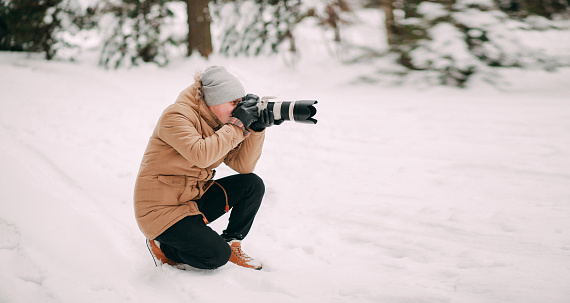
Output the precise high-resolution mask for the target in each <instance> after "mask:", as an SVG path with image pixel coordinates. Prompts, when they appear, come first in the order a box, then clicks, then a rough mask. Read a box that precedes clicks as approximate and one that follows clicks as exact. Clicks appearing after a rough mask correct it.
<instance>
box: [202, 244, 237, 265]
mask: <svg viewBox="0 0 570 303" xmlns="http://www.w3.org/2000/svg"><path fill="white" fill-rule="evenodd" d="M231 254H232V250H231V248H230V246H229V245H228V244H227V243H224V245H223V246H220V247H219V248H218V249H215V250H212V251H211V252H210V254H209V255H208V257H207V258H206V259H205V260H202V264H203V265H204V269H216V268H218V267H221V266H224V265H225V264H226V263H228V261H229V260H230V256H231Z"/></svg>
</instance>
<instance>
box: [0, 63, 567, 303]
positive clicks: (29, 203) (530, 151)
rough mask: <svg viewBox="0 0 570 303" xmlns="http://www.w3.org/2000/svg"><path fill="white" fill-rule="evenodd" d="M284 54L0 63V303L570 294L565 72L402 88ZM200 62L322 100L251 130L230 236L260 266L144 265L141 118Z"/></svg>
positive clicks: (148, 121) (264, 88)
mask: <svg viewBox="0 0 570 303" xmlns="http://www.w3.org/2000/svg"><path fill="white" fill-rule="evenodd" d="M300 60H301V61H300V62H299V63H298V64H296V65H295V67H291V66H289V65H288V64H286V63H284V62H283V61H282V60H279V59H278V58H277V57H270V58H243V57H232V58H225V57H219V56H217V55H214V56H213V57H212V58H210V60H209V61H204V60H203V59H200V58H197V57H191V58H188V59H176V60H173V61H172V62H171V64H170V65H169V66H168V67H167V68H164V69H159V68H156V67H154V66H153V65H145V66H142V67H139V68H132V69H124V70H117V71H109V70H104V69H102V68H99V67H97V66H96V64H95V61H96V60H89V59H86V60H79V61H77V62H75V63H71V62H64V61H50V62H47V61H44V60H42V56H41V55H37V56H36V55H31V56H30V55H26V54H21V53H7V52H1V53H0V70H1V71H2V72H1V73H0V90H1V91H2V95H1V102H0V105H1V108H0V139H1V141H2V145H0V167H1V168H2V170H1V173H0V178H1V182H0V192H2V196H3V199H2V203H0V302H127V301H132V302H188V301H192V302H224V301H230V300H231V301H232V302H398V303H404V302H462V303H469V302H477V303H478V302H517V303H518V302H537V303H538V302H551V303H553V302H560V303H562V302H569V301H570V289H569V288H568V281H570V220H569V219H570V136H569V135H568V134H569V133H570V106H569V104H568V101H569V99H568V96H569V93H570V86H569V85H568V84H569V82H568V79H570V70H568V69H559V70H558V71H557V72H553V73H547V72H544V71H526V72H525V71H520V70H516V69H504V70H498V73H500V74H501V75H502V77H503V78H502V79H503V80H501V82H500V83H498V84H495V85H489V84H488V83H487V82H485V80H484V79H482V78H481V79H478V78H476V79H474V82H473V83H471V85H470V86H469V87H468V88H466V89H456V88H449V87H429V86H427V85H424V86H422V89H418V88H417V87H415V86H412V85H410V84H408V85H402V86H393V85H391V84H390V82H389V81H381V82H374V83H359V82H358V81H355V80H356V79H359V78H361V77H362V76H363V75H369V74H371V73H373V72H374V71H375V70H377V69H378V68H380V67H381V66H375V65H374V64H368V63H367V64H360V65H358V64H355V65H340V64H338V63H335V62H334V61H332V62H331V61H330V60H328V59H327V58H326V57H322V58H320V57H316V56H305V57H303V58H301V59H300ZM213 64H220V65H224V66H226V67H227V68H228V69H229V70H230V71H231V72H233V73H234V74H236V75H237V76H238V77H239V78H240V79H242V80H243V83H244V86H245V87H246V89H247V91H248V92H252V93H257V94H258V95H260V96H263V95H277V96H279V98H281V99H282V100H295V99H315V100H318V101H319V104H318V105H317V108H318V113H317V116H316V118H317V119H318V120H319V122H318V124H317V125H302V124H294V123H292V122H288V123H285V124H283V125H280V126H275V127H272V128H270V129H269V130H268V134H267V139H266V143H265V146H264V152H263V156H262V158H261V159H260V162H259V163H258V166H257V168H256V173H257V174H259V175H260V176H261V177H262V178H263V179H264V180H265V183H266V187H267V193H266V196H265V199H264V202H263V205H262V208H261V210H260V212H259V214H258V216H257V218H256V222H255V224H254V227H253V230H252V232H251V233H250V235H249V236H248V237H247V238H246V240H245V241H244V243H243V245H244V250H245V251H246V252H247V253H248V254H249V255H251V256H253V257H254V258H256V259H258V260H260V261H262V262H263V263H264V269H263V270H262V271H252V270H248V269H244V268H240V267H237V266H235V265H233V264H227V265H225V266H223V267H221V268H219V269H217V270H214V271H200V270H196V271H180V270H176V269H174V268H172V267H169V266H163V267H158V268H157V267H155V266H154V263H153V261H152V259H151V257H150V255H149V253H148V251H147V248H146V247H145V241H144V237H143V235H142V233H140V231H139V230H138V227H137V226H136V222H135V219H134V214H133V207H132V193H133V186H134V181H135V177H136V174H137V171H138V166H139V163H140V160H141V158H142V154H143V152H144V148H145V146H146V143H147V139H148V137H149V136H150V134H151V131H152V129H153V127H154V124H155V123H156V121H157V118H158V117H159V115H160V113H161V112H162V110H163V109H164V108H165V107H166V106H167V105H168V104H170V103H172V102H173V101H174V99H175V98H176V96H177V95H178V93H179V92H180V91H181V90H182V89H183V88H185V87H186V86H187V85H189V84H190V83H191V81H192V78H193V74H194V72H195V71H196V70H198V69H204V68H205V67H207V66H208V65H213ZM378 79H380V80H382V78H381V77H380V76H379V78H378ZM378 79H377V80H378ZM230 173H232V172H231V170H230V169H228V168H226V167H220V169H219V170H218V176H220V177H221V176H224V175H227V174H230ZM224 220H225V221H224ZM226 223H227V217H224V218H222V219H220V220H218V221H216V222H214V223H212V226H213V228H214V229H216V230H217V231H221V230H222V229H223V228H224V226H225V224H226Z"/></svg>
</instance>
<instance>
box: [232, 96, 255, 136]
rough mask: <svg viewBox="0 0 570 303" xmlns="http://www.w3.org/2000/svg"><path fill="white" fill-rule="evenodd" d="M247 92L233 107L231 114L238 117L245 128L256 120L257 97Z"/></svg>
mask: <svg viewBox="0 0 570 303" xmlns="http://www.w3.org/2000/svg"><path fill="white" fill-rule="evenodd" d="M252 96H255V95H251V94H248V95H247V96H245V97H244V98H243V100H242V101H241V102H240V103H239V104H238V106H237V107H236V108H235V109H234V111H233V113H232V116H233V117H236V118H238V119H239V120H240V121H241V122H242V123H243V126H244V127H245V128H248V127H249V126H250V125H251V124H252V123H253V122H255V121H257V102H258V100H259V97H257V96H255V97H257V99H256V98H253V97H252Z"/></svg>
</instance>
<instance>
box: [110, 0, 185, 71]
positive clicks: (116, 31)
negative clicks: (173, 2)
mask: <svg viewBox="0 0 570 303" xmlns="http://www.w3.org/2000/svg"><path fill="white" fill-rule="evenodd" d="M166 2H167V0H148V1H143V0H121V1H116V2H111V1H107V2H106V3H105V5H104V6H103V7H101V8H100V13H101V14H105V15H111V16H112V17H113V18H111V25H109V26H108V33H107V34H106V37H105V42H104V44H103V49H102V52H101V56H100V59H99V63H100V64H101V65H103V66H105V67H114V68H118V67H120V66H122V65H126V66H130V65H135V66H136V65H139V64H140V63H141V61H142V62H153V63H156V64H157V65H159V66H164V65H166V64H167V63H168V54H167V51H166V46H167V45H168V44H172V45H178V44H179V42H178V41H177V40H176V39H175V38H174V37H172V36H164V35H162V34H161V29H162V27H163V25H164V23H165V19H167V18H170V17H172V16H173V13H172V11H170V10H169V9H168V7H167V6H166Z"/></svg>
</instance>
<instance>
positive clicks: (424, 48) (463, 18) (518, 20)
mask: <svg viewBox="0 0 570 303" xmlns="http://www.w3.org/2000/svg"><path fill="white" fill-rule="evenodd" d="M539 2H541V3H543V4H544V3H546V2H547V1H539ZM554 2H556V1H549V2H548V3H549V5H548V6H544V5H543V6H540V5H536V3H535V2H532V1H492V0H457V1H453V0H436V1H419V0H408V1H404V0H396V1H393V6H394V7H393V9H394V10H395V11H397V13H396V14H395V18H394V19H395V20H394V25H395V26H394V36H395V37H396V39H394V40H393V41H391V43H392V45H391V49H392V51H393V52H395V53H397V54H398V58H399V59H398V62H399V63H400V64H401V65H403V66H405V67H406V68H408V69H410V70H423V71H432V72H434V74H435V75H437V77H438V78H439V82H440V83H442V84H449V85H456V86H463V85H465V83H466V82H467V81H468V80H469V78H470V77H471V76H472V75H473V74H475V73H477V72H480V71H482V70H484V69H486V68H487V67H523V68H544V69H552V68H554V67H556V66H559V65H564V64H566V65H567V64H568V63H569V62H566V61H564V60H565V59H562V60H561V58H556V57H553V56H549V55H547V54H546V52H545V50H543V49H540V48H530V47H528V46H527V45H525V43H524V40H523V39H524V38H523V35H520V34H521V32H531V31H540V30H544V29H556V28H557V23H555V22H553V21H551V20H548V19H546V18H544V17H550V18H554V17H555V16H564V15H565V14H567V12H568V4H567V3H566V4H564V3H563V2H562V1H559V2H557V3H558V4H560V6H559V7H557V9H560V11H558V14H555V13H554V11H553V9H552V8H553V7H554V6H553V5H552V4H553V3H554ZM531 3H533V4H534V5H530V4H531ZM546 8H550V9H546ZM537 15H540V16H541V17H539V16H537ZM542 16H544V17H542Z"/></svg>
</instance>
